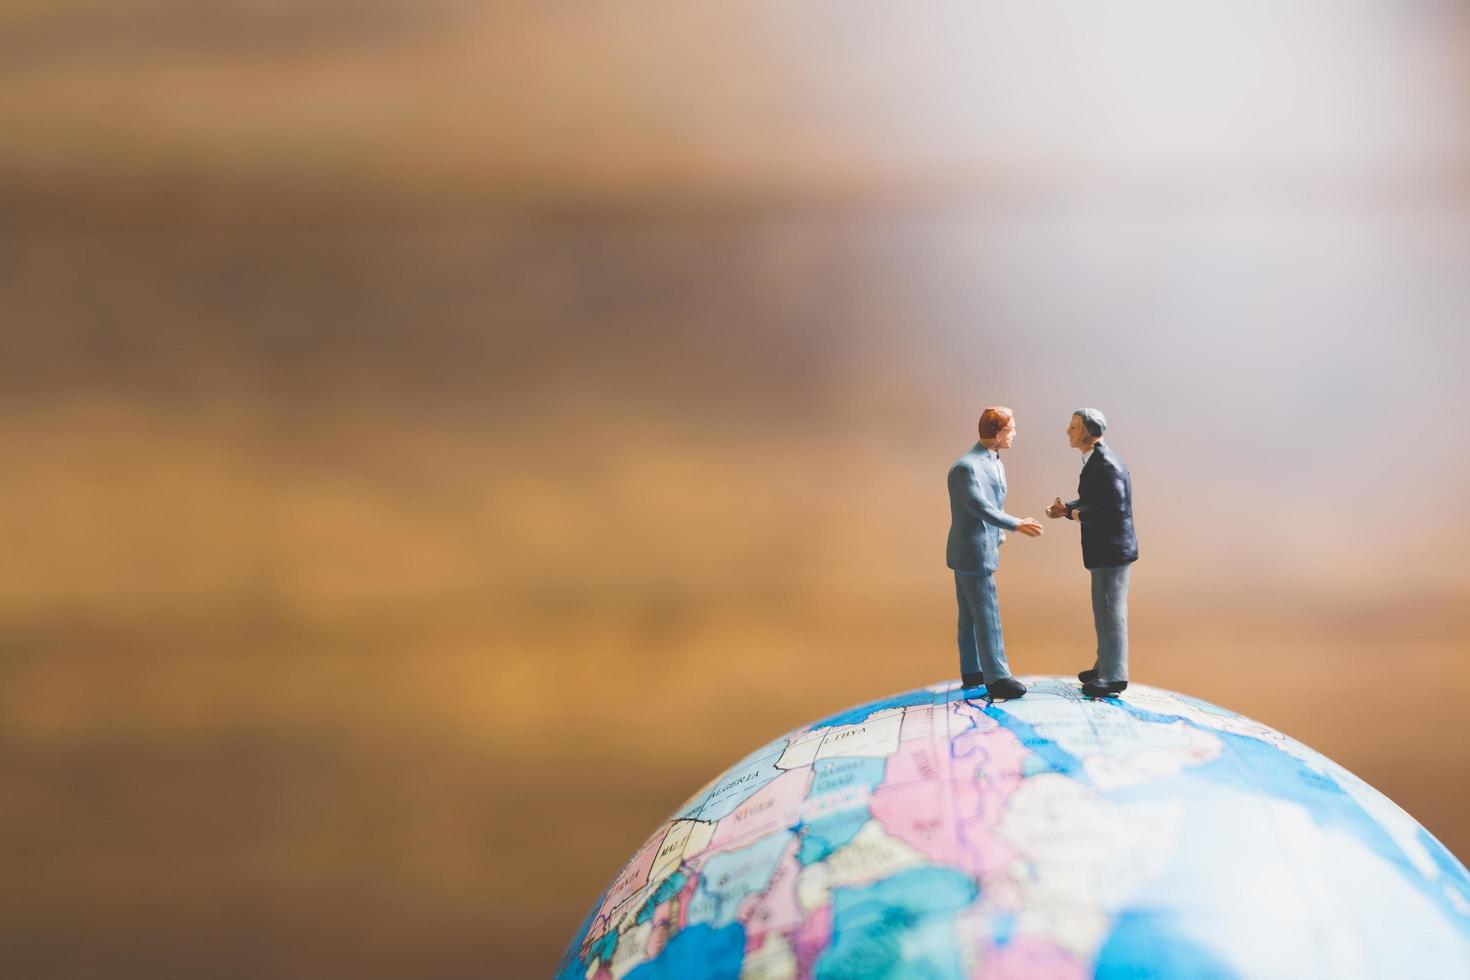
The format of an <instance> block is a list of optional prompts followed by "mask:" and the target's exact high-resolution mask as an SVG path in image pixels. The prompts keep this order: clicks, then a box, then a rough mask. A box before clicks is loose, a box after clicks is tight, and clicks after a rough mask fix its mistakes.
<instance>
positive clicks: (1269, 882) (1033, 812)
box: [557, 677, 1470, 980]
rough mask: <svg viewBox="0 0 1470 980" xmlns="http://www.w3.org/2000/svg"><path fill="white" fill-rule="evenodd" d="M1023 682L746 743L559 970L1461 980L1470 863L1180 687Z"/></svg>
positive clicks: (898, 704) (1354, 787)
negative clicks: (1110, 690) (1010, 696)
mask: <svg viewBox="0 0 1470 980" xmlns="http://www.w3.org/2000/svg"><path fill="white" fill-rule="evenodd" d="M1025 681H1026V682H1027V683H1028V684H1029V685H1030V688H1031V690H1030V692H1029V693H1028V694H1027V695H1026V696H1025V697H1024V698H1021V699H1018V700H1015V701H1005V702H996V703H994V704H992V703H989V702H987V701H985V700H984V699H983V698H979V697H974V696H973V695H974V694H975V692H974V691H970V692H963V691H961V690H959V689H958V688H957V687H956V686H955V685H954V684H943V685H936V686H934V687H929V688H921V689H919V690H915V691H910V692H908V693H906V694H900V695H897V696H894V697H891V698H886V699H883V700H881V701H875V702H872V703H871V704H865V705H862V706H860V707H856V708H853V709H851V710H848V711H844V712H842V713H840V714H837V715H834V716H832V717H830V718H826V719H824V720H822V721H818V722H815V723H813V724H811V725H808V726H806V727H804V728H800V729H798V730H796V731H794V732H792V733H790V734H789V735H786V736H785V737H783V738H780V739H777V740H776V741H774V742H772V743H770V744H769V745H767V746H765V747H763V748H761V749H759V750H757V751H755V752H753V753H751V754H750V755H749V756H747V757H746V758H744V759H742V760H741V761H740V762H738V763H736V764H735V765H734V766H732V767H730V769H729V770H727V771H726V772H725V773H723V774H722V775H721V776H719V777H718V778H717V779H715V780H714V781H712V782H711V783H710V784H709V785H708V786H706V787H705V788H704V789H702V790H700V791H699V792H698V793H696V794H695V795H694V797H693V798H692V799H690V800H689V802H688V803H686V804H685V805H684V806H683V807H682V808H680V809H679V811H678V812H677V813H675V814H674V815H673V816H672V817H670V819H669V820H668V821H667V822H665V823H664V824H663V825H662V826H661V827H659V828H658V830H657V831H656V832H655V833H654V834H653V835H652V836H651V837H649V838H648V841H647V842H646V843H645V844H644V845H643V846H642V847H641V848H640V849H639V850H638V852H637V853H636V854H634V855H633V857H632V858H631V859H630V860H629V861H628V863H627V864H626V865H625V866H624V868H623V870H622V871H621V872H620V873H619V874H618V876H617V877H616V878H615V879H614V880H613V882H612V884H611V885H610V886H609V887H608V889H607V891H606V892H604V893H603V895H602V896H601V897H600V898H599V899H598V900H597V902H596V903H595V904H594V905H593V907H592V910H591V912H590V913H589V915H588V916H587V919H586V921H585V922H584V923H583V925H582V927H581V929H580V930H579V931H578V934H577V936H576V937H575V938H574V939H573V941H572V943H571V945H570V946H569V947H568V949H567V951H566V954H565V955H564V957H563V959H562V962H561V965H560V968H559V969H558V973H557V976H558V977H559V978H573V977H576V978H588V980H607V978H611V980H624V978H627V980H651V978H687V977H699V978H703V977H709V978H715V977H725V978H744V980H756V978H760V980H775V978H784V977H796V978H808V977H810V978H814V980H828V978H838V977H926V978H966V977H985V978H1008V977H1016V978H1020V977H1033V978H1034V977H1045V978H1054V977H1055V978H1071V977H1170V978H1173V977H1212V978H1213V977H1281V978H1292V980H1297V978H1308V977H1332V978H1357V977H1362V978H1387V977H1392V978H1412V977H1424V978H1436V980H1438V978H1446V977H1470V874H1467V872H1466V870H1465V867H1464V865H1462V864H1461V863H1460V862H1459V861H1458V860H1456V859H1455V857H1454V856H1453V855H1451V854H1450V853H1449V851H1447V850H1446V849H1445V848H1444V846H1443V845H1441V844H1440V843H1439V841H1437V840H1435V839H1434V837H1432V836H1431V835H1430V834H1429V833H1428V832H1427V831H1426V830H1425V829H1424V828H1423V827H1422V826H1420V825H1419V823H1418V822H1417V821H1415V820H1414V819H1413V818H1412V817H1410V816H1409V815H1408V814H1407V813H1405V812H1404V811H1403V810H1401V809H1400V808H1399V807H1397V806H1396V805H1395V804H1394V803H1393V802H1392V801H1390V800H1389V799H1387V798H1386V797H1384V796H1383V795H1382V794H1381V793H1379V792H1378V791H1377V790H1375V789H1373V788H1372V787H1371V786H1369V785H1368V784H1367V783H1365V782H1363V781H1362V780H1361V779H1358V778H1357V777H1356V776H1354V775H1353V774H1352V773H1350V772H1348V771H1347V770H1345V769H1343V768H1342V767H1341V766H1338V765H1337V764H1335V763H1333V762H1332V761H1330V760H1329V759H1327V758H1325V757H1324V756H1322V755H1320V754H1318V753H1317V752H1314V751H1312V750H1311V749H1309V748H1307V747H1306V746H1304V745H1302V744H1301V743H1300V742H1297V741H1295V740H1293V739H1291V738H1289V737H1287V736H1285V735H1283V734H1281V733H1280V732H1278V731H1276V730H1274V729H1272V728H1269V727H1267V726H1265V725H1262V724H1260V723H1258V722H1254V721H1251V720H1250V719H1248V718H1244V717H1242V716H1240V715H1237V714H1235V713H1233V712H1230V711H1227V710H1225V709H1223V708H1219V707H1216V706H1214V705H1211V704H1208V703H1206V702H1204V701H1200V700H1198V699H1196V698H1192V697H1187V696H1184V695H1180V694H1174V693H1171V692H1169V691H1165V690H1160V689H1158V688H1150V687H1145V686H1141V685H1132V686H1130V687H1129V688H1128V690H1127V692H1126V693H1125V694H1124V695H1123V696H1122V697H1121V698H1117V699H1103V700H1091V699H1088V698H1085V697H1083V696H1082V694H1081V690H1080V685H1079V684H1078V683H1077V682H1076V681H1073V680H1064V679H1061V678H1054V677H1041V678H1031V677H1028V678H1025ZM966 693H969V694H971V695H972V696H971V697H969V698H966V697H965V694H966Z"/></svg>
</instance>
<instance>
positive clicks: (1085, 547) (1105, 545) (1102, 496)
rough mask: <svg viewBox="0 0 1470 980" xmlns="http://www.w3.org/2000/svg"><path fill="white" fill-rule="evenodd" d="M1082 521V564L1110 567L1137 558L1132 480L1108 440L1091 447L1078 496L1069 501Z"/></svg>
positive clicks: (1125, 466) (1079, 479) (1083, 468)
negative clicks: (1109, 445)
mask: <svg viewBox="0 0 1470 980" xmlns="http://www.w3.org/2000/svg"><path fill="white" fill-rule="evenodd" d="M1067 506H1068V507H1070V508H1072V511H1073V513H1074V514H1075V515H1076V517H1077V519H1078V520H1079V521H1081V522H1082V564H1083V565H1084V566H1085V567H1087V568H1111V567H1112V566H1114V565H1126V564H1128V563H1129V562H1131V561H1137V560H1138V537H1137V536H1136V535H1135V534H1134V533H1133V481H1132V480H1130V479H1129V478H1128V467H1127V465H1125V464H1124V462H1123V460H1122V459H1120V458H1119V457H1118V454H1117V453H1115V452H1113V450H1112V449H1111V448H1109V447H1108V445H1107V444H1106V443H1102V442H1099V443H1098V444H1097V445H1096V447H1094V448H1093V450H1092V455H1091V456H1090V457H1089V458H1088V460H1087V464H1086V465H1085V466H1083V467H1082V475H1081V476H1080V477H1078V479H1077V499H1076V500H1074V501H1072V502H1071V503H1069V504H1067Z"/></svg>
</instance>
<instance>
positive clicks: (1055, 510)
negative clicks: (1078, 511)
mask: <svg viewBox="0 0 1470 980" xmlns="http://www.w3.org/2000/svg"><path fill="white" fill-rule="evenodd" d="M1066 514H1067V505H1066V504H1064V503H1062V498H1061V497H1058V498H1057V499H1056V500H1053V501H1052V502H1051V506H1049V507H1047V509H1046V516H1047V517H1065V516H1066Z"/></svg>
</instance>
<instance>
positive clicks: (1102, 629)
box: [1046, 408, 1138, 698]
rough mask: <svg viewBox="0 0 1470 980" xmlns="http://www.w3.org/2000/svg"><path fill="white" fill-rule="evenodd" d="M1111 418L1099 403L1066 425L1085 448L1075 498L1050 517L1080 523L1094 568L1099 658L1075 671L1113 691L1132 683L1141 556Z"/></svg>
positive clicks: (1098, 693)
mask: <svg viewBox="0 0 1470 980" xmlns="http://www.w3.org/2000/svg"><path fill="white" fill-rule="evenodd" d="M1107 427H1108V423H1107V420H1106V419H1104V418H1103V414H1102V412H1099V411H1098V410H1097V409H1095V408H1079V409H1077V411H1075V412H1073V413H1072V421H1071V423H1070V424H1069V425H1068V426H1067V442H1068V443H1069V444H1070V445H1071V447H1072V448H1073V449H1075V450H1077V451H1078V452H1080V453H1082V475H1081V476H1080V477H1078V479H1077V499H1076V500H1073V501H1071V502H1069V503H1065V504H1064V503H1062V498H1061V497H1058V498H1057V499H1056V500H1055V501H1053V502H1052V505H1051V506H1050V507H1048V508H1047V509H1046V516H1047V517H1053V518H1055V517H1065V518H1067V519H1068V520H1070V521H1080V522H1081V524H1082V564H1083V566H1084V567H1086V568H1087V569H1088V570H1089V571H1090V572H1091V573H1092V621H1093V626H1094V627H1095V628H1096V630H1097V660H1096V662H1094V663H1093V665H1092V668H1091V669H1090V670H1084V671H1082V673H1080V674H1078V675H1077V679H1078V680H1080V681H1081V682H1082V693H1083V694H1086V695H1087V696H1088V697H1092V698H1105V697H1115V696H1116V695H1118V694H1119V693H1121V692H1122V691H1123V690H1124V689H1125V688H1127V687H1128V579H1129V576H1130V574H1131V572H1132V569H1133V563H1134V562H1135V561H1137V560H1138V538H1137V537H1136V536H1135V535H1134V533H1133V482H1132V480H1130V479H1129V477H1128V467H1127V465H1126V464H1124V462H1123V460H1122V459H1121V458H1120V457H1119V456H1118V454H1117V453H1115V452H1113V450H1112V447H1110V446H1108V445H1107V444H1105V443H1104V442H1103V441H1102V434H1103V431H1104V430H1105V429H1107Z"/></svg>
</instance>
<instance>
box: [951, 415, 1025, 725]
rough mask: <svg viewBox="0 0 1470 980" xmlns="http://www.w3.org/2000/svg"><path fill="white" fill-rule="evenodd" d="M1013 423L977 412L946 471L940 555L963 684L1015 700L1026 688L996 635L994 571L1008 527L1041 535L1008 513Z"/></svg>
mask: <svg viewBox="0 0 1470 980" xmlns="http://www.w3.org/2000/svg"><path fill="white" fill-rule="evenodd" d="M1015 438H1016V420H1015V416H1014V414H1013V413H1012V412H1011V410H1010V409H1009V408H1002V407H999V406H997V407H993V408H987V409H986V410H985V411H984V412H982V413H981V415H980V441H979V442H977V443H975V445H974V446H973V447H972V448H971V449H970V451H969V452H967V453H965V454H964V455H963V456H961V457H960V458H959V459H958V460H956V461H955V464H954V465H953V466H951V467H950V468H949V519H950V524H949V543H948V546H947V547H946V549H945V558H946V561H947V563H948V565H949V567H950V568H952V569H954V582H955V599H956V601H957V602H958V603H959V607H960V624H959V644H960V682H961V683H962V684H963V685H964V686H965V687H980V686H982V685H983V686H984V687H985V688H986V697H988V698H990V699H992V700H994V699H1001V700H1004V699H1006V698H1018V697H1020V696H1021V695H1023V694H1025V693H1026V685H1025V684H1022V683H1021V682H1020V681H1018V680H1016V679H1015V678H1014V677H1012V676H1011V667H1010V664H1008V663H1006V651H1005V643H1004V642H1003V641H1002V639H1001V634H1000V605H999V604H998V602H997V601H996V595H995V579H994V578H993V576H994V574H995V570H996V568H998V567H999V565H1000V546H1001V544H1002V542H1004V541H1005V532H1006V531H1019V532H1020V533H1021V534H1024V535H1026V536H1028V537H1032V538H1034V537H1038V536H1040V534H1041V522H1040V521H1038V520H1034V519H1032V518H1030V517H1027V518H1016V517H1012V516H1011V515H1010V514H1007V513H1006V512H1005V503H1006V471H1005V467H1004V466H1002V465H1001V462H1000V451H1001V450H1002V449H1009V448H1011V442H1012V441H1013V440H1014V439H1015Z"/></svg>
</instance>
